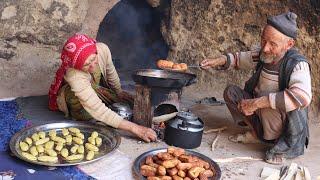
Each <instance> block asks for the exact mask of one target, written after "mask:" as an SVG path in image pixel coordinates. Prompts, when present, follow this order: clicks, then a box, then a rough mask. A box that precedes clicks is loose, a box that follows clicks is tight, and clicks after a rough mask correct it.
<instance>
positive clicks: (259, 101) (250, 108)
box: [238, 96, 270, 116]
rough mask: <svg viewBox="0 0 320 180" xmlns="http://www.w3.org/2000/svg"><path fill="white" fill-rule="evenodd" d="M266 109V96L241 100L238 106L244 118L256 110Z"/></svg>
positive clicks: (267, 105)
mask: <svg viewBox="0 0 320 180" xmlns="http://www.w3.org/2000/svg"><path fill="white" fill-rule="evenodd" d="M268 107H270V102H269V98H268V96H263V97H260V98H255V99H243V100H241V101H240V103H239V104H238V109H239V110H240V111H241V112H242V113H243V114H244V115H246V116H250V115H252V114H254V112H255V111H256V110H258V109H261V108H268Z"/></svg>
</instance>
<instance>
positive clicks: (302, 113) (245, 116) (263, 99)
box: [201, 12, 312, 164]
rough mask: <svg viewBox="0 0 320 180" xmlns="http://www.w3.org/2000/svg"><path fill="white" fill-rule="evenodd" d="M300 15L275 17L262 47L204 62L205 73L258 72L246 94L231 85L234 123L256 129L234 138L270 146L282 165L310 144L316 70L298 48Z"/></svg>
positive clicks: (227, 95)
mask: <svg viewBox="0 0 320 180" xmlns="http://www.w3.org/2000/svg"><path fill="white" fill-rule="evenodd" d="M296 18H297V15H296V14H294V13H292V12H288V13H284V14H281V15H278V16H274V17H270V18H268V20H267V25H266V26H265V27H264V29H263V32H262V36H261V49H258V50H256V51H248V52H236V53H227V54H226V55H223V56H221V57H218V58H214V59H205V60H203V61H202V62H201V66H202V67H203V68H204V69H208V68H210V67H211V68H212V67H215V68H220V69H230V68H236V69H238V68H239V69H255V71H254V73H253V75H252V77H251V78H250V79H249V80H248V81H247V82H246V84H245V88H244V90H242V89H240V88H239V87H237V86H228V87H227V88H226V89H225V91H224V99H225V101H226V103H227V107H228V109H229V110H230V112H231V114H232V117H233V119H234V120H235V121H236V122H238V123H239V124H245V125H248V126H249V127H250V128H251V130H252V131H250V132H246V133H244V134H238V135H235V136H231V137H229V139H230V140H231V141H233V142H242V143H257V142H261V141H263V142H268V143H272V144H273V146H272V148H271V149H269V150H268V151H267V152H266V157H265V160H266V162H268V163H272V164H282V163H283V162H284V160H285V159H286V158H294V157H297V156H299V155H302V154H303V153H304V146H305V145H306V146H307V145H308V137H309V128H308V112H307V106H308V105H309V104H310V102H311V96H312V94H311V77H310V66H309V63H308V62H307V60H306V58H305V57H304V56H302V55H301V54H299V52H298V51H297V50H296V49H295V48H293V46H294V44H295V39H296V37H297V24H296Z"/></svg>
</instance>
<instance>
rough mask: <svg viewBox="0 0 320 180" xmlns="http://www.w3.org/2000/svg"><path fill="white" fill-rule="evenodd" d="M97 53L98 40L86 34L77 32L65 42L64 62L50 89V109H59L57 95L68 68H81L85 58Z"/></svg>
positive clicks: (62, 55)
mask: <svg viewBox="0 0 320 180" xmlns="http://www.w3.org/2000/svg"><path fill="white" fill-rule="evenodd" d="M95 53H97V47H96V41H95V40H94V39H92V38H90V37H88V36H86V35H84V34H75V35H74V36H72V37H70V38H69V39H68V41H67V42H66V43H65V44H64V46H63V49H62V52H61V61H62V64H61V66H60V68H59V69H58V70H57V72H56V77H55V80H54V82H53V83H52V84H51V86H50V90H49V109H50V110H52V111H56V110H58V105H57V95H58V91H59V89H60V87H61V86H62V84H63V77H64V75H65V73H66V71H67V69H68V68H75V69H79V70H81V69H82V67H83V65H84V62H85V60H86V59H87V58H88V57H89V56H90V55H91V54H95Z"/></svg>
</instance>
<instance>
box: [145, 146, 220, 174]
mask: <svg viewBox="0 0 320 180" xmlns="http://www.w3.org/2000/svg"><path fill="white" fill-rule="evenodd" d="M140 173H141V174H142V175H143V176H145V177H147V179H148V180H191V179H195V180H207V179H209V178H212V177H214V176H215V170H214V169H213V167H211V166H210V164H209V163H208V162H206V161H204V160H202V159H200V158H199V157H196V156H193V155H187V154H186V152H185V150H184V149H181V148H176V147H168V149H167V152H160V153H158V154H156V155H154V156H147V158H146V161H145V163H144V164H142V165H141V167H140Z"/></svg>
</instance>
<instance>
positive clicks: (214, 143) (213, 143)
mask: <svg viewBox="0 0 320 180" xmlns="http://www.w3.org/2000/svg"><path fill="white" fill-rule="evenodd" d="M219 136H220V131H219V132H218V134H217V135H216V137H215V138H214V140H213V142H212V144H211V151H214V149H215V145H216V143H217V141H218V139H219Z"/></svg>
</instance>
